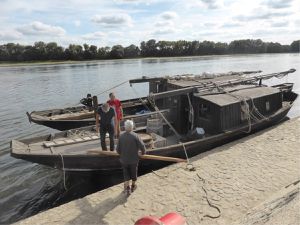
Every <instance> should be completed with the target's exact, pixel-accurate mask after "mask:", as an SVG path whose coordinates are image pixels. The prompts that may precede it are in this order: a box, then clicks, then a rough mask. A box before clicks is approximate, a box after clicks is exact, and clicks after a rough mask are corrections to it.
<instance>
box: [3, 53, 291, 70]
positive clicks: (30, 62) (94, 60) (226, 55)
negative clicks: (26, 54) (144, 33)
mask: <svg viewBox="0 0 300 225" xmlns="http://www.w3.org/2000/svg"><path fill="white" fill-rule="evenodd" d="M273 54H295V53H256V55H273ZM245 55H255V54H253V53H244V54H224V55H221V54H220V55H198V56H168V57H136V58H123V59H91V60H57V61H53V60H49V61H25V62H7V61H0V67H11V66H31V65H33V66H34V65H60V64H80V63H89V62H100V61H116V60H118V61H119V60H122V61H123V60H133V59H172V58H174V59H175V58H205V57H217V56H218V57H229V56H245Z"/></svg>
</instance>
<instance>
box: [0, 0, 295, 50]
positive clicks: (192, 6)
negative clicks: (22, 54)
mask: <svg viewBox="0 0 300 225" xmlns="http://www.w3.org/2000/svg"><path fill="white" fill-rule="evenodd" d="M299 27H300V0H235V1H234V0H0V44H4V43H8V42H15V43H20V44H33V43H34V42H36V41H44V42H52V41H55V42H57V43H58V44H60V45H62V46H68V45H69V44H71V43H72V44H83V43H87V44H94V45H97V46H113V45H116V44H121V45H123V46H128V45H130V44H136V45H139V44H140V42H141V41H147V40H149V39H156V40H171V41H172V40H189V41H192V40H199V41H204V40H210V41H216V42H217V41H221V42H230V41H232V40H236V39H248V38H250V39H262V40H263V41H273V42H275V41H276V42H280V43H282V44H290V43H291V42H292V41H293V40H299V39H300V29H299Z"/></svg>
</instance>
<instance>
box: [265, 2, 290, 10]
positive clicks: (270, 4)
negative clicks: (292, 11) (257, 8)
mask: <svg viewBox="0 0 300 225" xmlns="http://www.w3.org/2000/svg"><path fill="white" fill-rule="evenodd" d="M293 1H294V0H268V1H267V2H266V3H265V5H266V6H268V7H270V8H273V9H283V8H289V7H291V4H292V2H293Z"/></svg>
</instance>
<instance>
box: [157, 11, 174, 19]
mask: <svg viewBox="0 0 300 225" xmlns="http://www.w3.org/2000/svg"><path fill="white" fill-rule="evenodd" d="M160 17H161V18H162V19H164V20H173V19H175V18H176V17H177V13H176V12H172V11H167V12H164V13H162V14H161V15H160Z"/></svg>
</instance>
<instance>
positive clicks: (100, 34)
mask: <svg viewBox="0 0 300 225" xmlns="http://www.w3.org/2000/svg"><path fill="white" fill-rule="evenodd" d="M105 37H106V34H105V33H103V32H101V31H98V32H94V33H88V34H84V35H82V38H83V39H84V40H99V39H103V38H105Z"/></svg>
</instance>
